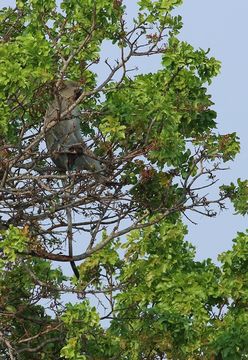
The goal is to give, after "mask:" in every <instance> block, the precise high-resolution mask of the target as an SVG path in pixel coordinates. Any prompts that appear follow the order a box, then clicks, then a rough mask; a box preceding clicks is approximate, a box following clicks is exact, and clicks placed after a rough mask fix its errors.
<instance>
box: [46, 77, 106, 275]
mask: <svg viewBox="0 0 248 360" xmlns="http://www.w3.org/2000/svg"><path fill="white" fill-rule="evenodd" d="M81 93H82V92H81V89H80V86H79V84H78V83H76V82H74V81H70V80H67V81H64V83H63V84H62V87H61V89H60V90H59V91H58V94H56V96H55V98H54V100H53V101H52V102H51V104H50V105H49V107H48V110H47V112H46V114H45V119H44V127H45V142H46V147H47V150H48V152H49V154H51V159H52V161H53V162H54V164H55V165H56V166H57V168H58V169H59V170H60V171H62V172H66V171H71V170H77V171H78V170H88V171H90V172H91V173H93V175H94V173H95V178H96V180H97V181H99V182H100V183H104V182H106V181H105V179H106V178H105V177H104V176H103V175H102V173H103V172H104V170H105V167H104V166H103V165H102V164H101V162H100V161H99V160H98V159H96V157H95V156H94V155H93V153H92V152H91V151H90V150H89V149H87V147H86V145H85V143H84V141H83V137H82V135H81V131H80V118H81V113H80V109H79V107H75V108H74V109H73V110H72V111H71V112H70V113H69V114H68V115H66V117H65V118H63V119H60V115H61V114H62V113H63V112H64V111H66V110H67V109H68V108H69V107H70V106H71V105H72V104H73V103H74V102H75V101H76V100H77V99H78V98H79V96H80V95H81ZM54 120H55V121H57V123H56V124H55V125H54V126H53V127H51V128H50V129H48V130H47V131H46V128H47V126H48V125H49V123H50V122H51V121H54ZM63 185H64V186H66V182H63ZM66 217H67V223H68V233H67V238H68V247H69V256H70V257H73V247H72V241H73V234H72V211H71V208H68V207H67V208H66ZM70 264H71V267H72V270H73V272H74V274H75V276H76V277H77V278H78V279H79V272H78V269H77V266H76V264H75V262H74V261H71V262H70Z"/></svg>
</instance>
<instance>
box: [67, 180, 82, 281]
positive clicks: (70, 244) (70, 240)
mask: <svg viewBox="0 0 248 360" xmlns="http://www.w3.org/2000/svg"><path fill="white" fill-rule="evenodd" d="M63 185H64V188H66V182H65V181H63ZM66 218H67V239H68V253H69V256H70V257H71V258H73V233H72V210H71V208H70V207H66ZM70 264H71V268H72V271H73V272H74V275H75V276H76V278H77V279H79V277H80V274H79V271H78V268H77V266H76V264H75V261H73V260H72V261H70Z"/></svg>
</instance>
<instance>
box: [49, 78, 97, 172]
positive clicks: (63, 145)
mask: <svg viewBox="0 0 248 360" xmlns="http://www.w3.org/2000/svg"><path fill="white" fill-rule="evenodd" d="M80 94H81V89H80V86H79V84H78V83H76V82H74V81H69V80H67V81H65V82H64V83H63V86H62V88H61V90H60V91H59V94H58V95H57V96H56V97H55V99H54V100H53V101H52V103H51V104H50V106H49V108H48V110H47V112H46V115H45V122H44V126H45V128H46V127H47V126H48V125H49V123H50V122H51V121H54V120H55V121H57V123H56V124H55V125H54V126H53V127H52V128H51V129H49V130H48V131H47V132H46V135H45V140H46V146H47V149H48V151H49V153H50V154H51V158H52V160H53V162H54V163H55V165H56V166H57V167H58V169H60V170H62V171H67V170H88V171H90V172H92V173H94V172H96V173H98V175H99V174H100V173H102V172H103V171H104V166H103V165H102V164H101V163H100V161H99V160H97V159H95V156H94V154H93V153H92V152H91V151H90V150H89V149H87V147H86V146H85V144H84V141H83V138H82V135H81V130H80V119H81V113H80V109H79V108H78V107H75V108H74V109H73V110H72V111H71V112H70V113H69V114H68V115H66V117H65V118H63V119H61V120H60V115H61V114H62V113H63V112H64V111H66V110H67V109H68V108H69V107H70V106H71V105H72V104H73V103H74V102H75V101H76V100H77V99H78V97H79V96H80Z"/></svg>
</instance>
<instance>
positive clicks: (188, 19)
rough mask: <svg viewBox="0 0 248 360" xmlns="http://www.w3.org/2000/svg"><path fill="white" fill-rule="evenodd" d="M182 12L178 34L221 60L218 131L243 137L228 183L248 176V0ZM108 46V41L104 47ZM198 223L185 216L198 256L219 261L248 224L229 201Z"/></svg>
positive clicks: (6, 1) (208, 0) (149, 68)
mask: <svg viewBox="0 0 248 360" xmlns="http://www.w3.org/2000/svg"><path fill="white" fill-rule="evenodd" d="M125 3H126V5H127V10H128V11H129V12H130V13H131V14H132V13H135V10H136V1H135V0H126V1H125ZM14 5H15V1H13V0H0V8H1V7H4V6H14ZM176 12H177V13H179V14H180V15H182V17H183V22H184V28H183V30H182V32H181V35H180V38H181V39H183V40H185V41H187V42H189V43H190V44H192V45H193V46H194V47H195V48H199V47H200V48H203V49H208V48H210V49H211V52H210V54H211V56H214V57H216V58H217V59H218V60H220V61H221V62H222V71H221V74H220V75H219V76H218V77H217V78H215V80H214V82H213V84H212V85H211V86H210V87H209V93H210V94H212V100H213V101H214V103H215V106H214V109H215V110H216V111H217V113H218V117H217V122H218V131H219V132H220V133H231V132H234V131H235V132H237V135H238V136H239V137H240V141H241V154H240V155H239V156H238V157H237V158H236V161H235V162H234V163H233V164H230V170H228V171H226V172H225V173H224V174H221V177H220V181H219V184H220V185H221V184H223V183H226V184H228V183H230V182H231V181H234V182H235V180H236V179H237V178H241V179H246V178H248V175H247V168H248V166H247V165H248V141H247V136H248V122H247V121H248V107H247V100H248V99H247V96H248V94H247V84H248V71H247V64H248V43H247V34H248V22H247V14H248V1H247V0H235V1H227V0H217V1H216V0H185V1H184V4H183V5H182V6H181V7H180V8H177V11H176ZM103 51H104V52H106V53H108V54H109V52H110V49H109V48H108V44H106V48H105V49H103ZM158 66H159V59H154V58H153V60H151V61H147V62H146V61H145V62H144V64H143V65H142V68H141V69H140V71H142V72H154V71H156V69H157V68H158ZM193 220H194V221H197V225H193V224H190V223H188V222H187V225H188V226H189V234H188V235H187V237H186V239H187V240H188V241H190V242H192V243H193V244H194V245H195V246H196V254H197V259H199V260H200V259H205V258H208V257H210V258H212V259H213V260H214V261H216V259H217V256H218V254H219V253H221V252H222V251H226V250H228V249H230V248H231V246H232V239H233V238H234V237H235V235H236V233H237V231H245V229H246V228H248V224H247V217H241V216H238V215H234V210H233V209H232V207H231V205H230V204H228V210H226V211H224V212H222V213H220V214H218V215H217V217H216V218H215V219H210V218H206V217H204V216H198V217H194V218H193Z"/></svg>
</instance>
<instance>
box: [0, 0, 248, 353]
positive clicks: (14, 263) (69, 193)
mask: <svg viewBox="0 0 248 360" xmlns="http://www.w3.org/2000/svg"><path fill="white" fill-rule="evenodd" d="M181 3H182V1H181V0H166V1H165V0H157V1H152V0H140V1H138V11H137V14H136V16H135V18H133V19H132V21H131V20H130V14H128V13H127V10H126V7H125V4H124V3H123V2H122V1H121V0H113V1H110V0H99V1H98V0H97V1H95V0H87V1H86V0H84V1H83V0H63V1H61V2H60V3H59V4H58V3H56V1H55V0H46V1H43V0H17V1H16V7H15V8H3V9H1V10H0V59H1V60H0V99H1V102H0V115H1V116H0V133H1V140H0V156H1V157H0V229H1V242H0V254H1V258H0V292H1V296H0V324H1V326H0V355H1V356H3V357H4V358H6V359H11V360H12V359H20V360H22V359H23V360H25V359H37V358H39V359H45V358H46V359H51V360H52V359H59V358H61V359H70V360H80V359H81V360H87V359H95V360H97V359H99V360H100V359H101V360H103V359H123V360H129V359H130V360H135V359H137V360H139V359H144V360H156V359H173V360H175V359H211V360H214V359H216V360H217V359H230V360H231V359H237V360H238V359H246V358H247V357H248V326H247V322H248V313H247V297H248V290H247V284H248V278H247V270H248V269H247V266H248V262H247V255H248V235H247V234H246V233H238V234H237V237H236V239H235V240H234V245H233V249H232V250H230V251H227V252H226V253H223V254H221V255H220V256H219V260H220V266H217V265H216V264H214V263H213V262H212V261H211V260H210V259H206V260H204V261H202V262H199V261H196V260H195V250H194V247H193V246H192V245H191V244H190V243H187V242H186V241H185V240H184V236H185V234H186V233H187V228H186V226H185V225H184V223H183V218H184V217H186V218H188V219H189V220H190V221H193V220H191V217H192V214H193V213H199V214H203V215H206V216H207V217H213V216H215V215H216V214H217V211H218V210H219V209H220V210H222V209H224V208H225V202H226V200H227V199H231V200H232V201H233V204H234V207H235V210H236V212H237V213H239V214H242V215H245V214H246V213H247V211H248V205H247V204H248V202H247V199H248V190H247V188H248V187H247V181H246V180H240V179H238V182H237V185H235V184H229V185H228V184H226V185H223V186H221V187H220V188H219V189H218V191H216V185H215V184H216V182H217V179H218V174H219V172H220V171H222V170H223V169H225V168H226V165H225V164H226V163H227V162H229V161H231V160H233V159H234V158H235V155H236V154H237V153H238V152H239V150H240V147H239V142H238V138H237V136H236V134H235V133H231V134H219V133H218V130H217V123H216V116H217V114H216V112H215V111H214V110H213V108H212V105H213V101H212V100H211V95H210V94H209V92H208V85H209V84H210V83H211V82H212V80H213V78H214V77H215V76H217V75H218V73H219V71H220V62H219V61H218V60H216V59H215V58H213V57H211V56H210V55H209V50H204V49H194V48H193V47H192V46H191V45H190V44H188V43H187V42H185V41H180V40H179V38H178V35H179V33H180V29H181V28H182V26H183V23H182V18H181V16H180V15H178V12H179V11H178V10H177V7H178V6H179V5H180V4H181ZM105 44H108V45H109V46H110V48H111V49H112V51H113V54H118V58H115V55H114V56H112V54H111V53H110V54H109V56H108V58H106V57H104V56H103V53H102V51H101V50H102V47H103V46H104V45H105ZM154 56H157V57H158V56H159V58H160V59H161V66H160V68H159V69H154V71H153V72H151V73H143V74H141V73H140V72H139V71H138V69H137V68H136V66H139V64H142V59H146V58H152V57H154ZM134 64H135V65H134ZM68 80H73V81H76V82H77V83H79V84H80V85H81V88H82V93H81V95H80V96H79V97H78V98H77V99H76V100H75V101H74V102H73V104H72V105H71V106H70V107H69V108H68V109H66V110H65V111H61V109H60V110H59V111H58V121H60V120H63V119H66V118H67V117H68V115H70V113H71V112H72V111H73V109H75V108H76V107H78V108H79V109H80V113H81V131H82V134H83V137H84V140H85V144H86V145H87V148H88V149H90V150H91V151H92V152H93V153H94V156H95V157H96V158H98V159H101V161H102V162H103V163H104V165H105V167H106V169H107V173H108V180H109V181H108V182H106V183H103V182H99V178H98V177H97V176H96V174H94V173H92V172H89V171H67V172H62V171H60V169H58V168H57V167H56V166H55V164H53V162H52V161H51V153H49V151H47V149H46V146H45V143H44V137H45V134H46V133H47V132H48V131H49V130H50V129H51V128H52V127H53V126H55V124H56V121H54V122H53V123H51V124H49V126H48V127H45V126H44V116H45V114H46V110H47V108H48V106H49V103H50V102H51V101H52V99H54V97H56V96H57V95H56V94H58V92H59V89H60V87H61V85H62V84H63V83H64V82H66V81H68ZM213 186H215V191H213V192H211V188H212V187H213ZM68 209H70V210H71V212H72V224H69V223H68V217H67V210H68ZM70 237H73V238H71V239H70ZM69 240H73V255H72V256H71V255H69V254H68V252H67V247H68V244H67V243H68V241H69ZM72 261H74V262H76V263H77V269H78V273H79V279H77V278H76V277H75V276H73V275H72V272H71V273H70V274H67V272H65V269H64V266H63V265H62V264H63V263H70V262H72ZM61 265H62V266H61ZM69 298H71V299H72V300H71V302H68V299H69Z"/></svg>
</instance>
